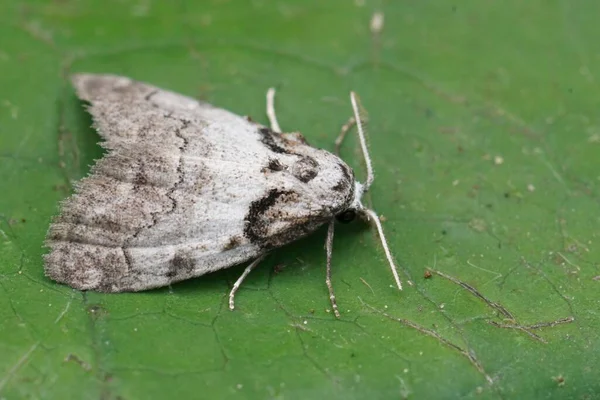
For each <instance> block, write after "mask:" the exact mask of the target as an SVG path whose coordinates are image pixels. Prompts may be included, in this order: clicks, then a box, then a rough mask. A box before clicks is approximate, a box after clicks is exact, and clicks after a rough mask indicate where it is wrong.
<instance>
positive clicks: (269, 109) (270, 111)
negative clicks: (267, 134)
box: [267, 87, 281, 133]
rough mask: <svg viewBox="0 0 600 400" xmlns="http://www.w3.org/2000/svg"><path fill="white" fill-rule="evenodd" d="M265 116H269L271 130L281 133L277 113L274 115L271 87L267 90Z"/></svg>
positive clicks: (273, 90) (273, 98)
mask: <svg viewBox="0 0 600 400" xmlns="http://www.w3.org/2000/svg"><path fill="white" fill-rule="evenodd" d="M267 117H268V118H269V124H271V130H272V131H273V132H276V133H281V127H280V126H279V122H277V115H275V88H273V87H270V88H269V90H267Z"/></svg>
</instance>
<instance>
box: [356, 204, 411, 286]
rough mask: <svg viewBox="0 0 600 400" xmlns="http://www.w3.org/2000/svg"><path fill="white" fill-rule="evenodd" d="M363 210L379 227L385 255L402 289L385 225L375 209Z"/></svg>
mask: <svg viewBox="0 0 600 400" xmlns="http://www.w3.org/2000/svg"><path fill="white" fill-rule="evenodd" d="M361 211H362V212H363V213H365V214H367V216H368V217H369V219H370V220H372V221H373V222H374V223H375V226H376V227H377V232H379V239H380V240H381V245H382V246H383V251H384V252H385V256H386V257H387V260H388V262H389V263H390V268H391V270H392V274H393V275H394V279H395V280H396V285H398V289H400V290H402V281H401V280H400V277H399V276H398V269H397V268H396V264H395V263H394V259H393V258H392V253H391V252H390V248H389V247H388V244H387V240H386V239H385V234H384V233H383V227H382V226H381V221H379V217H378V216H377V214H376V213H375V211H373V210H370V209H368V208H363V209H362V210H361Z"/></svg>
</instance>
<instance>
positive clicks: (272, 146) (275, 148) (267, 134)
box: [258, 127, 294, 154]
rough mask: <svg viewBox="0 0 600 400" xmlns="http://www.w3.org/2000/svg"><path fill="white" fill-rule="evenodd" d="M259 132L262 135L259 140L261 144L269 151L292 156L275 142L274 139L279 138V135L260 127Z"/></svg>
mask: <svg viewBox="0 0 600 400" xmlns="http://www.w3.org/2000/svg"><path fill="white" fill-rule="evenodd" d="M258 131H259V132H260V134H261V135H262V138H261V140H260V141H261V142H262V143H263V144H264V145H265V146H267V147H268V148H269V150H271V151H272V152H274V153H280V154H294V153H292V152H291V151H289V150H287V149H285V148H283V147H281V146H280V145H279V144H277V141H276V140H275V138H276V137H277V138H279V137H280V136H281V135H279V134H278V133H276V132H274V131H273V130H271V129H269V128H267V127H262V128H260V129H259V130H258Z"/></svg>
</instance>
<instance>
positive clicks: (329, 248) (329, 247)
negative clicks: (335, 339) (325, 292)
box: [325, 219, 340, 318]
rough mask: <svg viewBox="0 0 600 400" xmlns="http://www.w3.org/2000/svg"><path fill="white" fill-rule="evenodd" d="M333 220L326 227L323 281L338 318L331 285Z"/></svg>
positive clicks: (338, 314) (338, 313)
mask: <svg viewBox="0 0 600 400" xmlns="http://www.w3.org/2000/svg"><path fill="white" fill-rule="evenodd" d="M334 224H335V220H333V219H332V220H331V221H330V222H329V226H328V228H327V241H326V242H325V249H326V252H327V272H326V275H325V276H326V278H325V283H326V284H327V289H329V300H330V301H331V307H332V308H333V313H334V314H335V317H336V318H340V312H339V310H338V306H337V303H336V301H335V293H334V292H333V285H332V284H331V255H332V254H333V228H334Z"/></svg>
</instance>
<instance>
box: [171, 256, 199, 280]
mask: <svg viewBox="0 0 600 400" xmlns="http://www.w3.org/2000/svg"><path fill="white" fill-rule="evenodd" d="M194 264H195V263H194V260H192V259H191V258H189V257H187V256H186V255H183V254H175V256H174V257H173V258H172V259H171V262H170V263H169V270H168V271H167V274H166V276H167V277H168V278H174V277H176V276H178V275H184V274H188V273H190V272H192V270H193V269H194Z"/></svg>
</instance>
